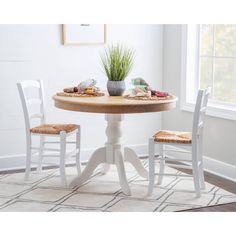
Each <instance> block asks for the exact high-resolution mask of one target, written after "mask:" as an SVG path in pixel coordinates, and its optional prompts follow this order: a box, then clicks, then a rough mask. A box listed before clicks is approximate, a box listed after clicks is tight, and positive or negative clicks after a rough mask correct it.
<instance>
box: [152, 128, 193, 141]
mask: <svg viewBox="0 0 236 236" xmlns="http://www.w3.org/2000/svg"><path fill="white" fill-rule="evenodd" d="M153 137H154V140H155V141H156V142H166V143H184V144H191V143H192V133H191V132H181V131H169V130H161V131H159V132H157V133H156V134H155V135H153Z"/></svg>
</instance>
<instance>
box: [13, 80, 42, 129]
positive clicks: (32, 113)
mask: <svg viewBox="0 0 236 236" xmlns="http://www.w3.org/2000/svg"><path fill="white" fill-rule="evenodd" d="M17 87H18V91H19V94H20V98H21V103H22V107H23V112H24V118H25V127H26V132H29V131H30V128H31V122H32V121H33V120H35V119H38V120H39V123H40V124H43V123H45V111H44V90H43V81H42V80H25V81H22V82H19V83H17ZM30 90H31V91H30ZM27 92H28V93H29V92H32V93H31V97H30V98H29V97H28V96H27ZM32 95H33V96H32ZM33 108H36V109H34V110H33Z"/></svg>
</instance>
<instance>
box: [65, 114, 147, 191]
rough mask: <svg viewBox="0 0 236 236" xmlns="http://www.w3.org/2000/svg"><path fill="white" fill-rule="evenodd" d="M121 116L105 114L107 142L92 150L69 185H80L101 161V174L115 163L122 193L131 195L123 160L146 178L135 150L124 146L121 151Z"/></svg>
mask: <svg viewBox="0 0 236 236" xmlns="http://www.w3.org/2000/svg"><path fill="white" fill-rule="evenodd" d="M123 117H124V116H123V115H122V114H106V115H105V119H106V121H107V128H106V135H107V142H106V143H105V146H104V147H101V148H98V149H97V150H95V151H94V153H93V154H92V156H91V158H90V160H89V162H88V163H87V165H86V167H85V169H84V171H83V172H82V174H81V175H80V176H78V177H76V178H75V179H74V180H73V181H72V182H71V184H70V186H71V187H79V186H81V185H82V184H83V183H84V182H85V181H87V180H88V179H89V178H90V176H91V175H92V174H93V172H94V170H95V169H96V167H97V166H98V165H100V164H101V163H103V168H102V171H101V172H102V173H103V174H105V173H107V172H108V171H109V167H110V165H111V164H114V165H116V167H117V172H118V176H119V180H120V186H121V189H122V191H123V192H124V194H127V195H131V191H130V188H129V184H128V181H127V177H126V173H125V166H124V161H127V162H130V163H131V164H132V165H133V166H134V167H135V169H136V170H137V172H138V174H139V175H140V176H142V177H144V178H146V179H147V178H148V171H147V170H146V169H145V168H144V167H143V165H142V163H141V161H140V160H139V158H138V156H137V154H136V153H135V151H134V150H133V149H131V148H128V147H125V148H124V152H123V149H122V145H121V143H120V138H121V136H122V132H121V122H122V120H123ZM123 153H124V154H123Z"/></svg>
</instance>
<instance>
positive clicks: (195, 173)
mask: <svg viewBox="0 0 236 236" xmlns="http://www.w3.org/2000/svg"><path fill="white" fill-rule="evenodd" d="M197 157H198V156H197V149H196V147H195V146H193V147H192V168H193V180H194V188H195V192H196V196H197V197H201V189H200V176H199V167H198V158H197Z"/></svg>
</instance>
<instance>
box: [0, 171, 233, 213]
mask: <svg viewBox="0 0 236 236" xmlns="http://www.w3.org/2000/svg"><path fill="white" fill-rule="evenodd" d="M51 168H52V167H51ZM47 169H48V168H47ZM180 170H181V171H183V172H185V173H191V171H189V170H183V169H180ZM23 171H24V170H18V171H12V170H11V171H4V172H0V174H10V173H16V172H23ZM205 180H206V182H208V183H211V184H214V185H216V186H218V187H221V188H223V189H225V190H227V191H229V192H232V193H235V194H236V182H233V181H230V180H227V179H224V178H222V177H219V176H216V175H213V174H210V173H207V172H205ZM183 212H236V202H235V203H227V204H221V205H217V206H209V207H202V208H197V209H192V210H185V211H183Z"/></svg>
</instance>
